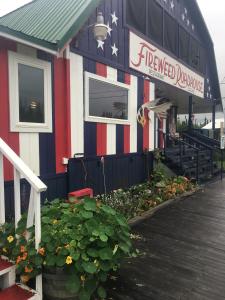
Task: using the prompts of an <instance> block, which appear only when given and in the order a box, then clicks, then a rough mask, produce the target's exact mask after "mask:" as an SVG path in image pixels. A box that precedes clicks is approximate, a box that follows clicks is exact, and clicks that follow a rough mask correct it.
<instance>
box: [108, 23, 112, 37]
mask: <svg viewBox="0 0 225 300" xmlns="http://www.w3.org/2000/svg"><path fill="white" fill-rule="evenodd" d="M107 28H108V29H107V33H108V35H109V36H111V31H112V28H110V26H109V22H108V23H107Z"/></svg>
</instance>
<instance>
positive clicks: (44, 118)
mask: <svg viewBox="0 0 225 300" xmlns="http://www.w3.org/2000/svg"><path fill="white" fill-rule="evenodd" d="M51 88H52V87H51V64H50V63H49V62H45V61H42V60H39V59H36V58H31V57H28V56H24V55H20V54H18V53H14V52H9V90H10V123H11V131H16V132H52V92H51Z"/></svg>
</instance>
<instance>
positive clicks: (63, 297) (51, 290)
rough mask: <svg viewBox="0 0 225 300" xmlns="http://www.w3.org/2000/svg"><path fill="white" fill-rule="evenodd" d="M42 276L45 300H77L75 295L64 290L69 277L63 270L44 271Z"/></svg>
mask: <svg viewBox="0 0 225 300" xmlns="http://www.w3.org/2000/svg"><path fill="white" fill-rule="evenodd" d="M42 275H43V294H44V299H45V300H78V296H77V294H76V293H73V292H70V291H69V290H68V289H67V288H66V284H67V283H68V280H69V275H68V274H67V273H66V272H65V271H64V269H63V268H52V269H45V270H44V271H43V274H42Z"/></svg>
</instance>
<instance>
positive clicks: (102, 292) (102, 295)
mask: <svg viewBox="0 0 225 300" xmlns="http://www.w3.org/2000/svg"><path fill="white" fill-rule="evenodd" d="M98 295H99V297H100V298H101V299H105V298H106V291H105V289H104V288H103V287H102V286H100V287H99V288H98Z"/></svg>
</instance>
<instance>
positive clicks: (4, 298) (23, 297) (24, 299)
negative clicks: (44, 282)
mask: <svg viewBox="0 0 225 300" xmlns="http://www.w3.org/2000/svg"><path fill="white" fill-rule="evenodd" d="M0 299H1V300H28V299H30V300H35V299H37V298H36V295H35V294H34V293H33V292H31V291H28V290H26V289H24V288H23V287H21V286H19V285H16V284H15V285H13V286H11V287H9V288H7V289H5V290H3V291H0Z"/></svg>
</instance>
